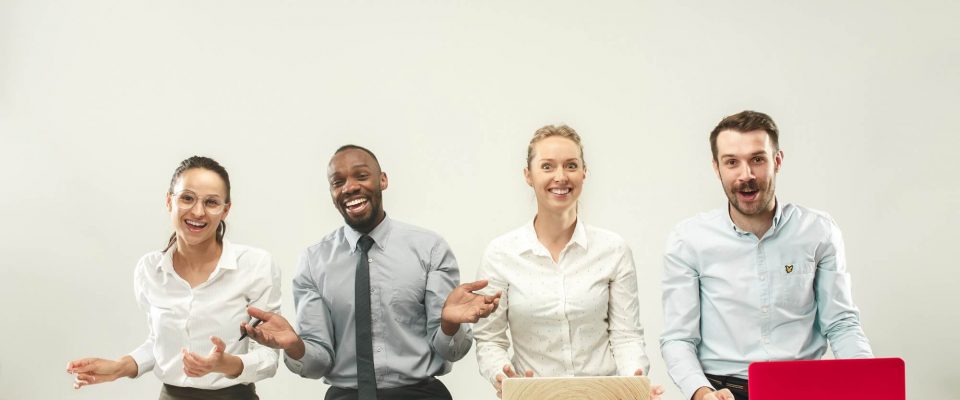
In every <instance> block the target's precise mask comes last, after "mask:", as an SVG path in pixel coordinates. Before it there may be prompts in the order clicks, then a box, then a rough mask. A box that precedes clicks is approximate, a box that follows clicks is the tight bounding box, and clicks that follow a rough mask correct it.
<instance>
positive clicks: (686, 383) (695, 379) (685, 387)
mask: <svg viewBox="0 0 960 400" xmlns="http://www.w3.org/2000/svg"><path fill="white" fill-rule="evenodd" d="M677 386H679V387H680V391H682V392H683V396H684V398H685V399H692V398H693V394H694V393H696V392H697V389H700V388H702V387H704V386H706V387H708V388H713V389H714V390H716V388H714V387H713V385H711V384H710V381H708V380H707V377H706V376H704V375H703V374H692V375H690V376H687V377H686V378H683V380H681V381H680V382H677Z"/></svg>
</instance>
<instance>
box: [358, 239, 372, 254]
mask: <svg viewBox="0 0 960 400" xmlns="http://www.w3.org/2000/svg"><path fill="white" fill-rule="evenodd" d="M357 247H359V248H360V251H362V252H363V253H364V254H366V253H367V252H368V251H370V248H371V247H373V238H372V237H370V236H367V235H363V236H360V241H359V242H357Z"/></svg>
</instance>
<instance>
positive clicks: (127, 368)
mask: <svg viewBox="0 0 960 400" xmlns="http://www.w3.org/2000/svg"><path fill="white" fill-rule="evenodd" d="M117 362H118V363H120V373H119V375H120V376H121V377H127V378H136V377H137V375H138V374H139V373H140V367H139V366H138V365H137V361H136V360H134V359H133V357H130V356H123V357H120V359H119V360H117Z"/></svg>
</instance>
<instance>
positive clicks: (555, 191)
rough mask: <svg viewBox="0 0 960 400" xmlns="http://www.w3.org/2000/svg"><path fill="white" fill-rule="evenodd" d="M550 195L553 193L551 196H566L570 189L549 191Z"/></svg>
mask: <svg viewBox="0 0 960 400" xmlns="http://www.w3.org/2000/svg"><path fill="white" fill-rule="evenodd" d="M550 193H553V194H567V193H570V188H565V189H550Z"/></svg>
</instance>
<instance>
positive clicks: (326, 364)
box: [283, 338, 333, 379]
mask: <svg viewBox="0 0 960 400" xmlns="http://www.w3.org/2000/svg"><path fill="white" fill-rule="evenodd" d="M299 343H300V346H297V347H294V348H291V349H290V351H289V352H288V350H287V349H284V357H283V362H284V364H286V366H287V369H289V370H290V372H293V373H295V374H297V375H300V376H302V377H304V378H309V379H320V378H322V377H324V376H326V375H327V374H328V373H329V372H330V369H332V368H333V350H332V349H330V348H328V347H327V346H324V345H323V344H322V343H317V342H313V341H312V340H310V339H309V338H307V339H306V340H300V342H299ZM296 355H300V356H301V357H300V358H294V357H293V356H296Z"/></svg>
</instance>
